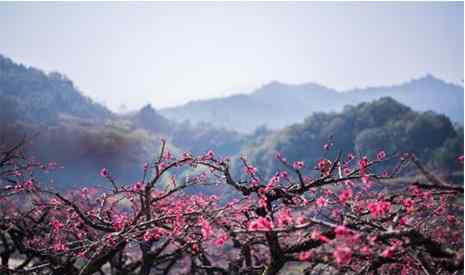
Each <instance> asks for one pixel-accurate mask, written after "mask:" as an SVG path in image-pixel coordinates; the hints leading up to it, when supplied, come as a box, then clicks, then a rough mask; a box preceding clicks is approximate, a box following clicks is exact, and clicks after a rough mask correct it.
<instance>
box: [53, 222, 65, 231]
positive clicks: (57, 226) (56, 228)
mask: <svg viewBox="0 0 465 275" xmlns="http://www.w3.org/2000/svg"><path fill="white" fill-rule="evenodd" d="M51 224H52V231H53V232H54V233H57V232H58V231H60V230H61V229H62V228H63V227H64V226H65V225H64V224H63V223H62V222H60V221H58V220H52V222H51Z"/></svg>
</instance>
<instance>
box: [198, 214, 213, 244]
mask: <svg viewBox="0 0 465 275" xmlns="http://www.w3.org/2000/svg"><path fill="white" fill-rule="evenodd" d="M199 225H200V227H201V232H202V238H203V239H204V240H208V239H209V238H210V236H211V235H212V234H213V230H212V228H211V226H210V223H209V222H208V221H207V220H206V219H204V218H201V219H200V220H199Z"/></svg>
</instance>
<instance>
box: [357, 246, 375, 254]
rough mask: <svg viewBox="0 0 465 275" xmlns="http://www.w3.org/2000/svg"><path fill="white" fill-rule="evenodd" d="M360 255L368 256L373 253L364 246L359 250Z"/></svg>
mask: <svg viewBox="0 0 465 275" xmlns="http://www.w3.org/2000/svg"><path fill="white" fill-rule="evenodd" d="M360 253H361V254H363V255H366V256H370V255H372V254H373V251H372V250H371V248H370V247H369V246H364V247H362V248H360Z"/></svg>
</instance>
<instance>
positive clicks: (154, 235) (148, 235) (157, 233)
mask: <svg viewBox="0 0 465 275" xmlns="http://www.w3.org/2000/svg"><path fill="white" fill-rule="evenodd" d="M164 234H165V230H164V229H161V228H158V227H156V228H153V229H151V230H147V231H145V233H144V236H143V238H144V241H150V240H155V241H157V240H159V239H160V238H161V237H162V236H163V235H164Z"/></svg>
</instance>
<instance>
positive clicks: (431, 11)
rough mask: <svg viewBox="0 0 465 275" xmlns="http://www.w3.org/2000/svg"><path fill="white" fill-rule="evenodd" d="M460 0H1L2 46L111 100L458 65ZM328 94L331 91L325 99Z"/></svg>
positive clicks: (162, 99)
mask: <svg viewBox="0 0 465 275" xmlns="http://www.w3.org/2000/svg"><path fill="white" fill-rule="evenodd" d="M463 25H464V18H463V3H444V2H442V3H315V2H313V3H303V2H299V3H290V2H288V3H277V2H273V3H239V2H237V3H231V2H230V3H193V2H190V3H160V2H158V3H5V2H4V3H0V37H1V38H0V41H1V42H0V53H1V54H4V55H6V56H8V57H11V58H13V59H14V60H15V61H17V62H21V63H24V64H28V65H33V66H36V67H39V68H41V69H44V70H46V71H52V70H53V71H59V72H62V73H64V74H66V75H67V76H68V77H69V78H71V79H72V80H73V81H74V83H75V84H76V86H78V87H79V88H80V89H81V90H82V92H83V93H84V94H86V95H88V96H91V97H92V98H93V99H95V100H97V101H98V102H103V103H105V104H107V106H109V107H110V108H112V109H114V110H118V108H119V107H120V106H121V104H126V105H127V106H128V108H129V109H135V108H139V107H141V106H142V105H144V104H146V103H151V104H152V105H153V106H155V107H157V108H160V107H166V106H173V105H177V104H181V103H185V102H187V101H188V100H192V99H200V98H210V97H218V96H224V95H227V94H231V93H237V92H244V91H248V90H250V89H252V88H254V87H258V86H260V85H262V84H264V83H266V82H269V81H272V80H278V81H281V82H288V83H302V82H313V81H314V82H319V83H321V84H323V85H326V86H329V87H332V88H337V89H350V88H354V87H364V86H367V85H381V84H392V83H399V82H402V81H405V80H408V79H411V78H413V77H419V76H422V75H424V74H426V73H428V72H429V73H432V74H434V75H436V76H438V77H440V78H443V79H445V80H448V81H452V82H457V83H458V82H460V81H461V80H462V79H463V75H464V63H463V60H464V28H463ZM328 100H330V99H328Z"/></svg>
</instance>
